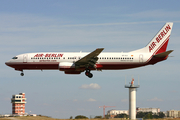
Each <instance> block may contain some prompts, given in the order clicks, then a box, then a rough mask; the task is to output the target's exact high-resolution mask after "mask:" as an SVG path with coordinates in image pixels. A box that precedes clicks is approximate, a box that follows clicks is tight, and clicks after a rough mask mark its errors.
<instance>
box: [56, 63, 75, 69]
mask: <svg viewBox="0 0 180 120" xmlns="http://www.w3.org/2000/svg"><path fill="white" fill-rule="evenodd" d="M75 69H76V68H75V64H74V63H71V62H61V63H59V70H60V71H75Z"/></svg>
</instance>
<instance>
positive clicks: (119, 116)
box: [114, 113, 129, 118]
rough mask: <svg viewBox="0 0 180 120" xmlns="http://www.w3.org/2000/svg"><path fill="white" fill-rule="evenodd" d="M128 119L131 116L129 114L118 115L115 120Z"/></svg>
mask: <svg viewBox="0 0 180 120" xmlns="http://www.w3.org/2000/svg"><path fill="white" fill-rule="evenodd" d="M128 117H129V116H128V115H127V114H124V113H122V114H118V115H116V116H115V117H114V118H128Z"/></svg>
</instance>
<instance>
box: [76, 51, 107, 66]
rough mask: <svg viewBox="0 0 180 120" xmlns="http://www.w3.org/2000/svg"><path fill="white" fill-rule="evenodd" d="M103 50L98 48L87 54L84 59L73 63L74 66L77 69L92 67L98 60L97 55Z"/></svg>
mask: <svg viewBox="0 0 180 120" xmlns="http://www.w3.org/2000/svg"><path fill="white" fill-rule="evenodd" d="M103 50H104V48H98V49H96V50H94V51H93V52H91V53H89V54H88V55H86V56H85V57H83V58H81V59H80V60H78V61H76V62H75V65H77V66H79V67H89V66H91V67H94V65H95V64H96V61H97V60H98V57H97V56H98V55H99V54H100V53H101V52H102V51H103Z"/></svg>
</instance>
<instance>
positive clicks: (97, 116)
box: [94, 116, 102, 119]
mask: <svg viewBox="0 0 180 120" xmlns="http://www.w3.org/2000/svg"><path fill="white" fill-rule="evenodd" d="M96 118H102V116H95V117H94V119H96Z"/></svg>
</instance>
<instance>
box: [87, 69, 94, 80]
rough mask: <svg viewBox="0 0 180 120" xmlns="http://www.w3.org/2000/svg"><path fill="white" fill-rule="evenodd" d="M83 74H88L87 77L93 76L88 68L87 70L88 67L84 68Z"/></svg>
mask: <svg viewBox="0 0 180 120" xmlns="http://www.w3.org/2000/svg"><path fill="white" fill-rule="evenodd" d="M85 75H86V76H88V77H89V78H92V77H93V74H92V73H90V70H89V69H86V72H85Z"/></svg>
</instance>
